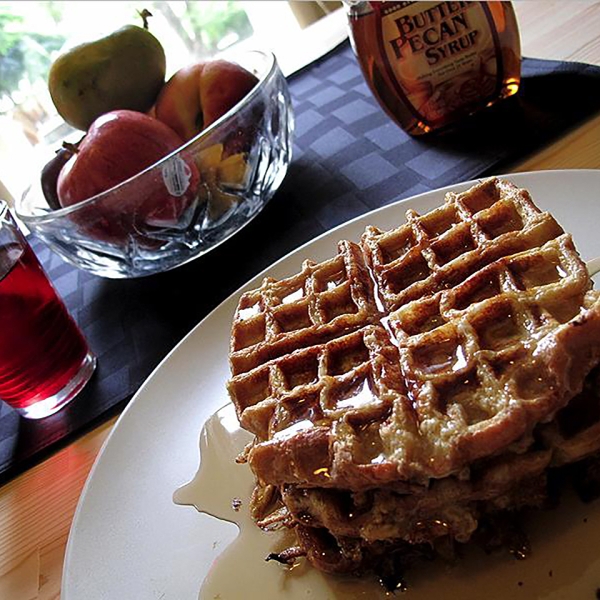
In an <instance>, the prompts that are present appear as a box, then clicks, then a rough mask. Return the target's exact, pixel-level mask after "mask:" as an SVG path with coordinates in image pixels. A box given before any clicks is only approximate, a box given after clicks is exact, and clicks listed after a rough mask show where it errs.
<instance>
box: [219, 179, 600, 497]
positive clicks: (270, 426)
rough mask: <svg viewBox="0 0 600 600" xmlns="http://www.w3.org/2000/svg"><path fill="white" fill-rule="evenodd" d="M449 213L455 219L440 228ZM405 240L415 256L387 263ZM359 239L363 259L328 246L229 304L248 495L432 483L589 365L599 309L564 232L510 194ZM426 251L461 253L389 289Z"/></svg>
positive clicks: (483, 452)
mask: <svg viewBox="0 0 600 600" xmlns="http://www.w3.org/2000/svg"><path fill="white" fill-rule="evenodd" d="M491 199H493V202H492V200H491ZM507 206H508V207H510V210H509V209H507ZM467 207H468V210H467ZM469 211H470V212H469ZM449 215H453V216H454V217H457V215H462V220H460V221H458V222H454V226H453V227H450V226H449V223H450V222H451V219H450V216H449ZM515 215H523V216H522V218H519V219H517V217H516V216H515ZM501 216H502V217H503V218H504V219H508V218H509V217H510V219H511V221H510V223H511V225H510V226H509V225H505V226H504V227H501V226H500V221H501ZM454 217H453V218H454ZM480 222H481V223H487V226H486V229H484V228H483V227H482V226H481V225H480V224H479V223H480ZM489 223H495V229H494V231H496V232H500V231H502V233H500V234H499V235H498V236H497V237H496V238H492V237H491V235H490V234H489V233H488V234H486V235H487V237H486V236H484V235H483V233H481V235H480V234H479V233H477V234H472V235H471V237H470V238H469V239H472V240H475V239H479V237H480V238H481V240H480V241H479V242H478V246H477V248H475V249H474V248H472V247H471V245H470V244H465V243H464V229H465V226H466V225H468V226H469V227H472V229H473V230H474V231H476V232H479V231H481V232H483V231H488V232H489V231H492V227H491V225H489ZM517 223H518V224H520V225H521V226H522V227H521V229H519V230H518V231H515V230H514V226H516V224H517ZM448 227H450V228H449V229H448ZM424 231H428V232H429V234H428V236H427V237H425V235H424V234H422V233H419V232H424ZM469 231H471V230H470V229H469ZM408 232H410V234H409V233H408ZM434 233H436V235H434ZM411 236H412V237H411ZM478 236H479V237H478ZM553 236H554V237H553ZM407 237H408V238H411V239H415V240H418V244H417V245H416V246H414V247H412V248H411V249H408V250H406V252H405V253H404V254H402V253H400V255H399V256H396V255H398V254H399V253H398V242H399V240H401V239H406V238H407ZM457 239H458V240H460V244H459V243H458V242H457V241H456V240H457ZM450 240H452V241H450ZM362 242H363V244H362V248H363V251H364V258H363V254H361V252H360V249H359V248H358V246H356V244H353V243H352V242H341V243H340V251H339V254H338V256H337V257H335V258H333V259H331V260H329V261H325V262H324V263H321V264H315V263H312V262H306V263H305V264H304V266H303V269H302V271H301V272H300V273H299V274H298V275H295V276H293V277H291V278H288V279H284V280H282V281H275V280H272V279H265V281H264V283H263V285H262V286H261V287H260V288H259V289H258V290H255V291H252V292H248V293H246V294H245V295H244V296H242V298H241V300H240V303H239V307H238V310H237V312H236V316H235V320H234V327H233V334H232V346H231V365H232V372H233V377H232V379H231V380H230V382H229V392H230V395H231V397H232V399H233V401H234V403H235V405H236V408H237V411H238V415H239V417H240V422H241V424H242V425H243V426H244V427H245V428H247V429H248V430H250V431H251V432H252V433H254V434H255V435H256V436H257V443H256V444H255V446H254V448H253V449H252V451H251V452H250V455H249V462H250V465H251V466H252V468H253V470H254V472H255V474H256V475H257V477H258V479H259V480H260V481H261V482H262V483H270V484H274V485H282V484H284V483H301V484H304V485H317V486H323V487H344V488H348V489H361V488H365V487H370V486H379V485H382V484H385V483H388V482H394V481H396V482H398V481H420V482H425V481H427V480H428V479H429V478H432V477H433V478H440V477H446V476H448V475H450V474H453V473H457V472H459V471H460V470H461V469H463V468H465V467H468V465H469V464H471V463H472V462H473V461H475V460H478V459H481V458H484V457H486V456H490V455H493V454H495V453H497V452H499V451H501V450H503V449H504V448H505V447H506V446H508V445H510V444H512V443H514V442H516V441H517V440H519V439H520V438H522V437H523V436H525V435H527V434H528V433H530V432H531V430H532V429H533V427H534V426H535V425H536V424H537V423H538V422H540V421H545V420H550V419H552V417H553V415H554V413H555V412H556V411H557V410H559V409H560V408H562V407H563V406H564V405H565V404H566V403H567V402H568V400H569V399H570V398H571V397H572V396H574V395H575V394H576V393H578V392H579V391H580V390H581V386H582V383H583V378H584V377H585V375H586V374H587V372H588V371H589V370H590V369H591V367H592V366H593V364H594V363H595V362H597V361H598V358H599V356H598V355H599V352H600V348H599V347H598V343H597V340H598V339H600V301H599V299H598V295H597V293H596V292H593V291H590V279H589V276H588V275H587V272H586V269H585V265H584V264H583V263H582V261H581V259H580V258H579V256H578V254H577V252H576V251H575V248H574V246H573V243H572V240H571V238H570V236H569V235H567V234H565V233H563V232H562V229H561V228H560V227H559V226H558V224H557V223H556V221H554V219H553V218H552V217H551V216H550V215H548V213H542V212H540V211H539V210H538V209H537V208H536V207H535V206H534V205H533V203H532V202H531V200H530V199H529V198H528V196H527V194H526V193H524V192H523V191H521V190H518V189H516V188H515V187H514V186H512V185H510V184H507V183H505V182H500V181H497V180H490V181H486V182H484V183H483V184H480V185H478V186H476V187H475V188H473V189H472V190H470V191H468V192H466V193H463V194H460V195H450V196H449V197H448V199H447V202H446V205H445V206H443V207H442V208H441V209H437V210H434V211H432V212H431V213H428V214H427V215H425V216H424V217H417V216H416V215H415V213H414V212H409V216H408V224H407V225H403V226H401V227H400V228H398V229H396V230H393V231H392V232H389V233H382V232H379V231H375V230H374V229H373V228H367V231H366V233H365V235H364V236H363V240H362ZM442 242H443V244H444V248H448V247H450V246H453V247H459V246H460V247H461V248H463V249H465V251H464V252H463V254H459V255H458V256H454V252H452V253H451V254H450V255H451V256H453V257H454V258H452V260H450V261H448V262H446V263H445V264H444V265H443V266H440V264H441V262H442V261H440V260H439V259H438V263H440V264H434V262H433V260H431V261H429V262H428V264H429V265H431V269H430V275H429V276H428V277H426V278H425V279H422V280H419V281H412V280H413V279H414V277H411V278H409V281H412V283H409V284H407V285H405V284H406V282H407V279H406V278H404V279H403V280H402V281H403V284H402V285H400V284H399V283H398V281H399V273H400V272H404V273H406V272H411V273H412V272H414V269H412V267H411V266H410V264H413V263H414V260H415V251H417V250H418V253H419V256H421V257H424V256H428V255H431V254H432V253H433V252H434V250H432V249H436V250H435V252H436V255H440V254H441V253H440V250H439V248H440V247H441V245H440V244H441V243H442ZM536 244H537V245H536ZM532 246H533V247H532ZM498 247H499V248H500V249H498ZM392 249H394V250H393V251H392ZM515 249H518V250H520V251H519V252H515ZM502 252H510V254H504V255H503V254H502ZM450 255H448V254H447V255H446V256H450ZM394 257H395V258H394ZM492 257H494V258H495V260H493V261H492V262H490V261H491V258H492ZM407 261H412V262H410V264H409V265H407ZM423 261H424V259H423ZM365 262H366V263H367V264H369V265H370V268H367V267H366V265H365ZM397 263H398V264H397ZM399 265H400V267H399ZM482 265H484V266H482ZM420 272H422V271H420ZM371 274H372V275H373V278H374V280H375V281H374V282H373V281H372V280H371V277H370V275H371ZM458 279H460V282H459V283H456V281H457V280H458ZM451 281H453V282H455V284H454V285H453V286H452V287H448V286H449V285H450V283H449V282H451ZM375 288H376V289H377V291H378V292H379V297H377V298H376V297H375V295H374V294H375ZM400 288H402V290H401V291H399V290H400ZM416 296H418V297H416ZM411 299H412V300H411ZM402 303H403V304H402ZM386 307H387V308H386ZM390 311H391V312H390ZM565 356H566V357H567V358H565Z"/></svg>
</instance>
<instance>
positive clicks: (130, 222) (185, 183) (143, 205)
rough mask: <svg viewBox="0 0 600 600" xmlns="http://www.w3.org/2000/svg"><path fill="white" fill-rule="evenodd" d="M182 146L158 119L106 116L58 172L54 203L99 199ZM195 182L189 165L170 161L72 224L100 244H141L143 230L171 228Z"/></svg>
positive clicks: (123, 113) (194, 170)
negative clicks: (135, 240)
mask: <svg viewBox="0 0 600 600" xmlns="http://www.w3.org/2000/svg"><path fill="white" fill-rule="evenodd" d="M182 144H183V142H182V140H181V138H180V137H179V136H178V135H177V134H176V133H175V132H174V131H173V130H172V129H171V128H169V127H168V126H167V125H165V124H164V123H163V122H161V121H159V120H158V119H155V118H153V117H150V116H148V115H145V114H143V113H140V112H136V111H130V110H115V111H111V112H108V113H106V114H104V115H102V116H100V117H98V118H97V119H96V120H95V121H94V122H93V123H92V125H91V126H90V128H89V130H88V132H87V134H86V136H85V137H84V138H83V140H82V141H81V142H80V143H79V145H78V147H77V148H73V155H72V156H71V158H69V160H68V161H67V162H66V164H65V165H64V166H63V168H62V169H61V171H60V174H59V176H58V182H57V193H58V200H59V203H60V205H61V206H62V207H68V206H72V205H74V204H77V203H79V202H82V201H84V200H87V199H88V198H91V197H93V196H96V195H98V194H101V193H102V192H104V191H106V190H109V189H111V188H113V187H115V186H117V185H119V184H120V183H123V182H125V181H126V180H128V179H130V178H132V177H134V176H135V175H137V174H138V173H140V172H141V171H143V170H144V169H146V168H147V167H150V166H151V165H153V164H154V163H156V162H157V161H159V160H160V159H161V158H163V157H164V156H166V155H167V154H170V153H171V152H173V151H174V150H176V149H177V148H179V147H180V146H181V145H182ZM198 181H199V173H198V169H197V167H196V165H195V164H194V162H193V161H192V160H191V159H188V160H184V159H183V158H181V157H180V156H179V155H176V156H174V157H173V158H172V159H171V160H170V161H167V162H166V163H165V164H164V166H163V169H162V170H157V171H152V172H149V173H147V174H146V175H145V176H142V177H140V178H137V179H136V180H135V181H131V182H130V183H125V184H124V185H123V186H121V187H119V188H118V189H116V190H113V191H112V192H111V193H110V195H108V196H106V197H103V198H101V199H99V200H98V201H97V202H92V203H90V205H89V206H86V208H85V210H82V211H81V214H77V215H73V218H74V219H76V220H77V224H78V225H79V226H81V227H84V228H85V230H86V231H87V233H88V234H90V235H92V236H93V237H95V238H99V239H102V240H104V241H111V242H118V243H121V242H123V241H124V240H126V239H127V238H129V237H131V236H132V235H133V236H136V237H138V238H140V239H143V234H144V231H146V230H147V229H148V226H150V227H159V228H160V227H169V226H174V225H176V224H177V222H178V220H179V218H180V217H181V215H182V213H183V212H184V211H185V210H186V208H187V207H188V206H189V204H190V203H191V202H192V200H193V199H194V198H195V192H196V189H197V186H198ZM173 182H174V183H173ZM138 233H140V234H141V236H138V235H137V234H138ZM138 241H139V240H138Z"/></svg>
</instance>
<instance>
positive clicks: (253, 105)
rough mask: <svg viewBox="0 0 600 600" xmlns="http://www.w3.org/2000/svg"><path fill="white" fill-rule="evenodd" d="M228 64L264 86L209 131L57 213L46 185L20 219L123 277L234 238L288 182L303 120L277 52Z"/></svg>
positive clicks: (91, 264) (63, 251)
mask: <svg viewBox="0 0 600 600" xmlns="http://www.w3.org/2000/svg"><path fill="white" fill-rule="evenodd" d="M228 60H230V61H233V62H237V63H238V64H240V65H241V66H242V67H244V68H245V69H247V70H248V71H250V72H251V73H253V74H254V75H256V77H257V78H258V79H259V83H258V84H257V85H256V86H255V87H254V88H253V89H252V91H251V92H250V93H249V94H248V95H247V96H246V97H245V98H244V99H243V100H242V101H241V102H240V103H239V104H237V105H236V106H235V107H233V108H232V109H231V110H230V111H229V112H227V113H226V114H224V115H223V116H222V117H221V118H220V119H218V120H217V121H215V122H214V123H213V124H212V125H211V126H210V127H208V128H207V129H205V130H204V131H202V132H201V133H200V134H199V135H197V136H196V137H195V138H193V139H192V140H190V141H189V142H187V143H186V144H184V145H183V146H181V147H180V148H178V149H177V150H176V151H175V152H173V153H171V154H169V155H168V156H165V157H164V158H163V159H162V160H160V161H159V162H157V163H155V164H154V165H152V166H151V167H149V168H147V169H145V170H144V171H142V172H141V173H139V174H137V175H136V176H135V177H132V178H131V179H128V180H127V181H125V182H123V183H121V184H119V185H118V186H115V187H113V188H111V189H109V190H107V191H106V192H103V193H102V194H98V195H96V196H93V197H92V198H89V199H87V200H85V201H83V202H80V203H79V204H74V205H72V206H69V207H67V208H61V209H58V210H52V209H51V208H50V207H49V206H48V202H47V201H46V199H45V197H44V194H43V191H42V186H41V182H39V181H38V183H37V184H35V185H32V186H31V187H30V188H29V189H28V190H27V191H26V192H25V194H24V195H23V197H22V198H21V199H20V200H18V201H17V202H16V206H15V209H16V213H17V215H18V217H19V218H20V219H21V220H22V221H23V222H24V223H25V225H26V226H27V227H28V228H29V229H30V230H31V231H32V232H33V233H35V234H36V235H37V236H38V237H40V238H41V239H42V240H43V241H44V242H45V243H46V244H47V245H48V246H50V247H51V248H52V249H53V250H54V251H56V252H57V253H58V254H59V255H60V256H62V257H63V258H64V259H65V260H66V261H67V262H69V263H71V264H73V265H75V266H76V267H79V268H81V269H85V270H87V271H91V272H92V273H95V274H96V275H100V276H102V277H109V278H115V279H117V278H132V277H141V276H145V275H151V274H153V273H158V272H162V271H166V270H168V269H172V268H174V267H176V266H178V265H181V264H183V263H186V262H188V261H190V260H192V259H194V258H197V257H198V256H201V255H202V254H205V253H206V252H208V251H209V250H211V249H212V248H214V247H215V246H216V245H218V244H220V243H221V242H223V241H225V240H226V239H227V238H229V237H230V236H232V235H233V234H234V233H235V232H236V231H238V230H239V229H240V228H241V227H243V226H244V225H245V224H246V223H248V222H249V221H250V220H251V219H252V218H253V217H255V216H256V215H257V214H258V213H259V212H260V211H261V209H262V208H263V207H264V206H265V204H266V203H267V202H268V201H269V200H270V199H271V197H272V196H273V194H274V193H275V191H276V190H277V188H278V187H279V185H280V184H281V182H282V180H283V178H284V176H285V173H286V171H287V168H288V165H289V162H290V160H291V151H292V135H293V130H294V115H293V110H292V104H291V99H290V94H289V90H288V87H287V82H286V80H285V77H284V76H283V74H282V73H281V70H280V69H279V66H278V64H277V61H276V59H275V56H274V55H273V54H271V53H265V52H260V51H249V52H246V53H244V54H243V55H241V56H240V57H238V58H233V59H232V58H228ZM38 179H39V178H38Z"/></svg>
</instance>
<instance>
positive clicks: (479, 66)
mask: <svg viewBox="0 0 600 600" xmlns="http://www.w3.org/2000/svg"><path fill="white" fill-rule="evenodd" d="M373 4H375V3H373ZM374 8H375V10H376V11H377V12H378V13H379V19H378V31H377V34H378V38H379V39H378V43H379V44H380V52H381V55H382V56H383V57H384V63H385V67H386V69H387V72H388V76H389V78H390V79H391V81H392V83H393V85H394V87H395V91H396V93H397V94H398V95H399V96H401V97H402V98H404V100H405V102H406V104H407V105H408V107H409V108H410V110H411V112H412V113H413V116H414V117H415V118H416V119H418V120H419V121H421V122H422V123H423V124H425V125H427V124H431V123H435V122H436V121H440V120H443V119H444V118H446V117H447V116H448V115H449V114H451V113H453V112H455V111H457V110H460V109H464V108H466V107H468V106H470V105H475V104H481V103H486V102H487V101H488V100H492V99H493V98H494V97H496V96H497V95H498V93H499V91H500V88H501V82H502V70H503V69H502V52H501V49H500V46H499V41H498V34H497V32H496V28H495V25H494V21H493V18H492V15H491V13H490V9H489V7H488V6H487V5H486V3H485V2H378V3H377V4H376V5H375V7H374Z"/></svg>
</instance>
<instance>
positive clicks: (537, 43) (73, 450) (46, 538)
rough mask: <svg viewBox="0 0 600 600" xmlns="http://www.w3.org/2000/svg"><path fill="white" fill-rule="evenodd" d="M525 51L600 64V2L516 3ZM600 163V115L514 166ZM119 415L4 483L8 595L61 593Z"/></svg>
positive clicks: (22, 599) (2, 538) (2, 550)
mask: <svg viewBox="0 0 600 600" xmlns="http://www.w3.org/2000/svg"><path fill="white" fill-rule="evenodd" d="M514 4H515V8H516V11H517V14H518V18H519V25H520V28H521V39H522V48H523V55H525V56H530V57H537V58H548V59H563V60H573V61H582V62H589V63H593V64H597V65H600V2H559V1H556V2H552V1H548V0H527V1H521V2H515V3H514ZM581 168H593V169H598V168H600V115H598V116H596V117H595V118H592V119H591V120H589V121H588V122H587V123H585V124H584V125H582V126H581V127H579V128H577V129H575V130H574V131H571V132H570V133H568V134H567V135H565V136H564V137H563V138H562V139H560V140H559V141H557V142H555V143H554V144H552V145H550V146H548V147H546V148H544V149H542V150H541V151H539V152H536V153H535V154H534V155H532V156H529V157H528V158H527V159H526V160H524V161H523V162H522V163H521V164H519V165H517V166H516V167H515V168H514V169H513V170H514V171H515V172H516V171H532V170H541V169H581ZM115 422H116V418H113V419H111V420H109V421H108V422H106V423H104V424H103V425H100V426H99V427H97V428H96V429H94V430H93V431H91V432H90V433H88V434H86V435H84V436H83V437H81V438H79V439H78V440H76V441H75V442H73V443H72V444H71V445H69V446H68V447H66V448H64V449H62V450H60V451H58V452H56V453H55V454H54V455H53V456H51V457H50V458H48V459H47V460H45V461H44V462H43V463H41V464H39V465H37V466H36V467H34V468H32V469H30V470H28V471H27V472H25V473H23V474H22V475H20V476H19V477H17V478H16V479H14V480H13V481H11V482H9V483H8V484H6V485H4V486H3V487H1V488H0V598H6V599H11V600H35V599H40V600H42V599H43V600H49V599H56V598H59V597H60V585H61V577H62V565H63V559H64V554H65V546H66V542H67V538H68V533H69V527H70V525H71V520H72V518H73V513H74V511H75V507H76V505H77V500H78V498H79V495H80V493H81V489H82V486H83V484H84V482H85V480H86V477H87V475H88V472H89V470H90V468H91V466H92V464H93V462H94V460H95V458H96V456H97V454H98V452H99V450H100V448H101V447H102V444H103V442H104V441H105V440H106V438H107V436H108V434H109V433H110V431H111V430H112V428H113V427H114V425H115Z"/></svg>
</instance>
